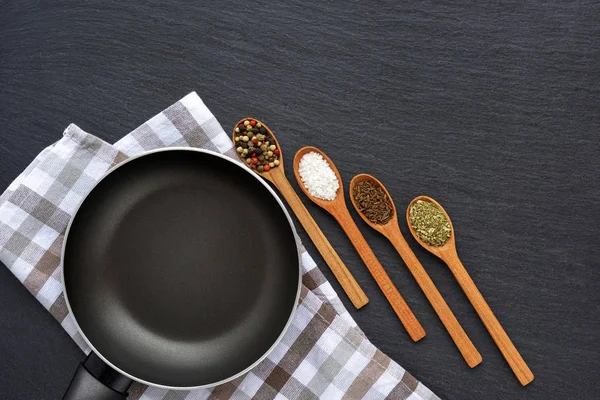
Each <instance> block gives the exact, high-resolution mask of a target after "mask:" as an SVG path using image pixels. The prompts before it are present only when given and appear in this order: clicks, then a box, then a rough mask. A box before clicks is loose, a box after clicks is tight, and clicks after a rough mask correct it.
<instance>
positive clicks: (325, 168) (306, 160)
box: [298, 151, 340, 200]
mask: <svg viewBox="0 0 600 400" xmlns="http://www.w3.org/2000/svg"><path fill="white" fill-rule="evenodd" d="M298 172H299V173H300V179H302V183H303V184H304V187H305V188H306V190H308V192H309V193H310V194H311V195H312V196H314V197H317V198H319V199H322V200H333V199H335V197H336V194H337V191H338V189H339V188H340V182H339V181H338V179H337V177H336V176H335V172H333V170H332V169H331V167H330V166H329V163H328V162H327V161H326V160H325V159H324V158H323V156H321V155H320V154H319V153H315V152H314V151H311V152H310V153H306V154H305V155H303V156H302V158H301V159H300V163H299V164H298Z"/></svg>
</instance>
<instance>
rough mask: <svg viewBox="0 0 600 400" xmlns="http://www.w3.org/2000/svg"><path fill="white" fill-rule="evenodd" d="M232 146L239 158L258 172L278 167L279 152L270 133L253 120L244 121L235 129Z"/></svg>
mask: <svg viewBox="0 0 600 400" xmlns="http://www.w3.org/2000/svg"><path fill="white" fill-rule="evenodd" d="M234 141H235V143H234V145H235V148H236V151H237V152H238V154H239V155H240V157H241V158H242V159H243V160H244V161H245V162H246V164H248V166H249V167H250V168H252V169H255V170H257V171H258V172H263V171H269V170H270V169H271V168H275V167H277V166H278V165H279V163H280V160H279V155H280V150H279V148H278V147H277V142H276V141H275V139H274V138H273V136H271V135H270V132H269V131H268V130H267V129H266V128H265V127H264V126H263V125H262V124H261V123H260V121H256V120H253V119H245V120H243V121H242V122H240V123H239V124H238V126H236V127H235V135H234Z"/></svg>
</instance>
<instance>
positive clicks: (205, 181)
mask: <svg viewBox="0 0 600 400" xmlns="http://www.w3.org/2000/svg"><path fill="white" fill-rule="evenodd" d="M63 264H64V272H63V273H64V283H65V291H66V294H67V300H68V304H69V307H70V309H71V311H72V312H73V314H74V316H75V319H76V322H77V324H78V327H79V329H80V330H81V332H82V333H83V334H84V337H85V338H86V340H87V341H88V342H89V344H90V345H91V346H92V347H93V349H95V350H96V352H97V353H98V354H99V355H100V357H101V358H103V359H104V360H105V361H106V362H108V364H109V365H111V366H112V367H114V368H115V369H117V370H118V371H120V372H123V373H125V374H126V375H128V376H130V377H132V378H134V379H136V380H138V381H141V382H144V383H149V384H153V385H158V386H165V387H174V388H192V387H199V386H205V385H212V384H215V383H218V382H222V381H226V380H228V379H231V378H232V377H234V376H236V375H238V374H240V373H241V372H243V371H245V370H247V369H248V368H249V367H250V366H252V365H254V364H255V363H256V362H258V361H259V360H260V359H262V358H263V357H264V356H265V355H266V354H267V353H268V352H269V350H270V349H271V348H272V347H273V346H274V345H275V344H276V343H277V341H278V339H279V338H280V336H281V335H282V333H283V332H284V331H285V328H286V327H287V326H288V324H289V322H290V319H291V315H292V313H293V310H294V308H295V306H296V303H297V301H298V293H299V287H300V262H299V258H298V249H297V246H296V242H295V237H294V229H293V226H292V224H291V220H290V219H289V215H288V214H287V212H285V211H284V208H283V206H282V204H281V202H280V201H279V200H278V199H277V197H276V196H274V194H273V192H272V190H271V189H269V188H268V187H267V186H266V184H265V183H263V182H262V181H261V180H260V179H259V178H257V177H256V176H255V175H254V174H252V173H251V172H249V171H247V170H246V169H244V168H243V167H241V166H240V165H238V164H235V163H233V162H232V161H230V160H228V159H226V158H224V157H222V156H219V155H217V154H212V153H206V152H199V151H193V150H184V149H176V150H165V151H159V152H154V153H149V154H145V155H143V156H141V157H138V158H136V159H133V160H130V161H128V162H126V163H124V164H123V165H121V166H119V167H118V168H116V169H115V170H113V171H112V172H111V173H109V174H108V175H107V176H106V177H105V178H104V179H102V180H101V181H100V182H99V184H98V185H97V186H96V187H95V188H94V189H93V190H92V191H91V193H89V195H88V196H87V197H86V198H85V200H84V201H83V202H82V204H81V206H80V207H79V209H78V211H77V213H76V216H75V217H74V219H73V221H72V223H71V225H70V227H69V229H68V231H67V238H66V244H65V247H64V253H63Z"/></svg>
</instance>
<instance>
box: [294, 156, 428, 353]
mask: <svg viewBox="0 0 600 400" xmlns="http://www.w3.org/2000/svg"><path fill="white" fill-rule="evenodd" d="M294 175H296V180H297V181H298V185H300V188H301V189H302V191H303V192H304V194H306V196H308V198H309V199H310V200H312V201H313V203H315V204H317V205H318V206H320V207H321V208H323V209H325V210H326V211H327V212H329V213H330V214H331V215H332V216H333V217H334V218H335V219H336V220H337V221H338V223H339V224H340V225H341V226H342V228H343V229H344V231H345V232H346V235H348V238H349V239H350V241H351V242H352V244H353V245H354V247H355V248H356V251H357V252H358V254H359V255H360V257H361V258H362V260H363V262H364V263H365V265H366V266H367V268H368V269H369V272H370V273H371V275H372V276H373V278H375V281H376V282H377V285H379V288H380V289H381V291H382V292H383V294H384V295H385V297H386V298H387V300H388V302H389V303H390V305H391V306H392V308H393V309H394V312H395V313H396V315H397V316H398V318H399V319H400V321H401V322H402V324H403V325H404V327H405V328H406V330H407V332H408V334H409V335H410V337H411V339H412V340H413V341H415V342H416V341H418V340H420V339H422V338H423V337H424V336H425V330H424V329H423V327H422V326H421V324H420V323H419V321H418V320H417V318H416V317H415V315H414V314H413V312H412V310H411V309H410V307H409V306H408V304H406V301H404V298H403V297H402V296H401V295H400V292H398V289H396V287H395V286H394V283H393V282H392V280H391V279H390V277H389V276H388V274H387V273H386V272H385V270H384V269H383V266H382V265H381V263H379V260H377V257H376V256H375V254H374V253H373V250H371V247H369V244H368V243H367V241H366V240H365V238H364V237H363V235H362V233H360V230H359V229H358V227H357V226H356V224H355V223H354V220H353V219H352V217H351V216H350V213H349V212H348V207H346V201H345V200H344V190H343V189H342V188H343V186H342V178H341V177H340V174H339V172H338V170H337V168H336V167H335V165H334V164H333V162H331V160H330V159H329V157H327V156H326V155H325V154H324V153H323V152H321V151H320V150H318V149H317V148H315V147H303V148H301V149H300V150H298V152H297V153H296V156H295V157H294Z"/></svg>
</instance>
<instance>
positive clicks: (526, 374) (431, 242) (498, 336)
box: [406, 196, 534, 386]
mask: <svg viewBox="0 0 600 400" xmlns="http://www.w3.org/2000/svg"><path fill="white" fill-rule="evenodd" d="M406 222H407V223H408V228H409V229H410V232H411V233H412V235H413V236H414V238H415V240H416V241H417V242H419V244H420V245H421V246H423V247H424V248H425V249H426V250H428V251H429V252H431V253H433V254H434V255H436V256H438V257H439V258H441V259H442V260H443V261H444V262H445V263H446V264H447V265H448V267H449V268H450V271H452V274H453V275H454V277H455V278H456V280H457V281H458V283H459V285H460V287H461V288H462V290H463V291H464V292H465V294H466V295H467V298H468V299H469V301H470V302H471V304H472V305H473V307H474V308H475V311H477V314H478V315H479V318H481V320H482V321H483V324H484V325H485V327H486V328H487V330H488V332H489V333H490V335H491V336H492V338H493V339H494V342H496V346H498V348H499V349H500V352H501V353H502V355H503V356H504V358H505V359H506V361H507V362H508V365H510V367H511V369H512V370H513V372H514V374H515V375H516V376H517V379H519V382H521V385H523V386H525V385H527V384H528V383H530V382H531V381H532V380H533V378H534V376H533V373H532V372H531V370H530V369H529V367H528V366H527V364H526V363H525V361H524V360H523V357H521V354H519V352H518V351H517V349H516V347H515V345H514V344H513V342H512V341H511V340H510V338H509V337H508V335H507V334H506V332H505V331H504V328H502V325H500V322H498V319H497V318H496V316H495V315H494V313H493V312H492V309H491V308H490V306H489V305H488V304H487V302H486V301H485V299H484V298H483V296H482V295H481V292H480V291H479V289H477V286H475V282H473V279H472V278H471V276H470V275H469V273H468V272H467V270H466V269H465V267H464V266H463V264H462V262H461V261H460V259H459V258H458V253H457V252H456V242H455V241H454V228H453V227H452V221H450V217H449V216H448V214H447V213H446V211H445V210H444V209H443V208H442V206H441V205H439V203H438V202H436V201H435V200H433V199H432V198H431V197H428V196H419V197H417V198H415V199H414V200H413V201H411V203H410V204H409V205H408V208H407V210H406Z"/></svg>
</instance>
